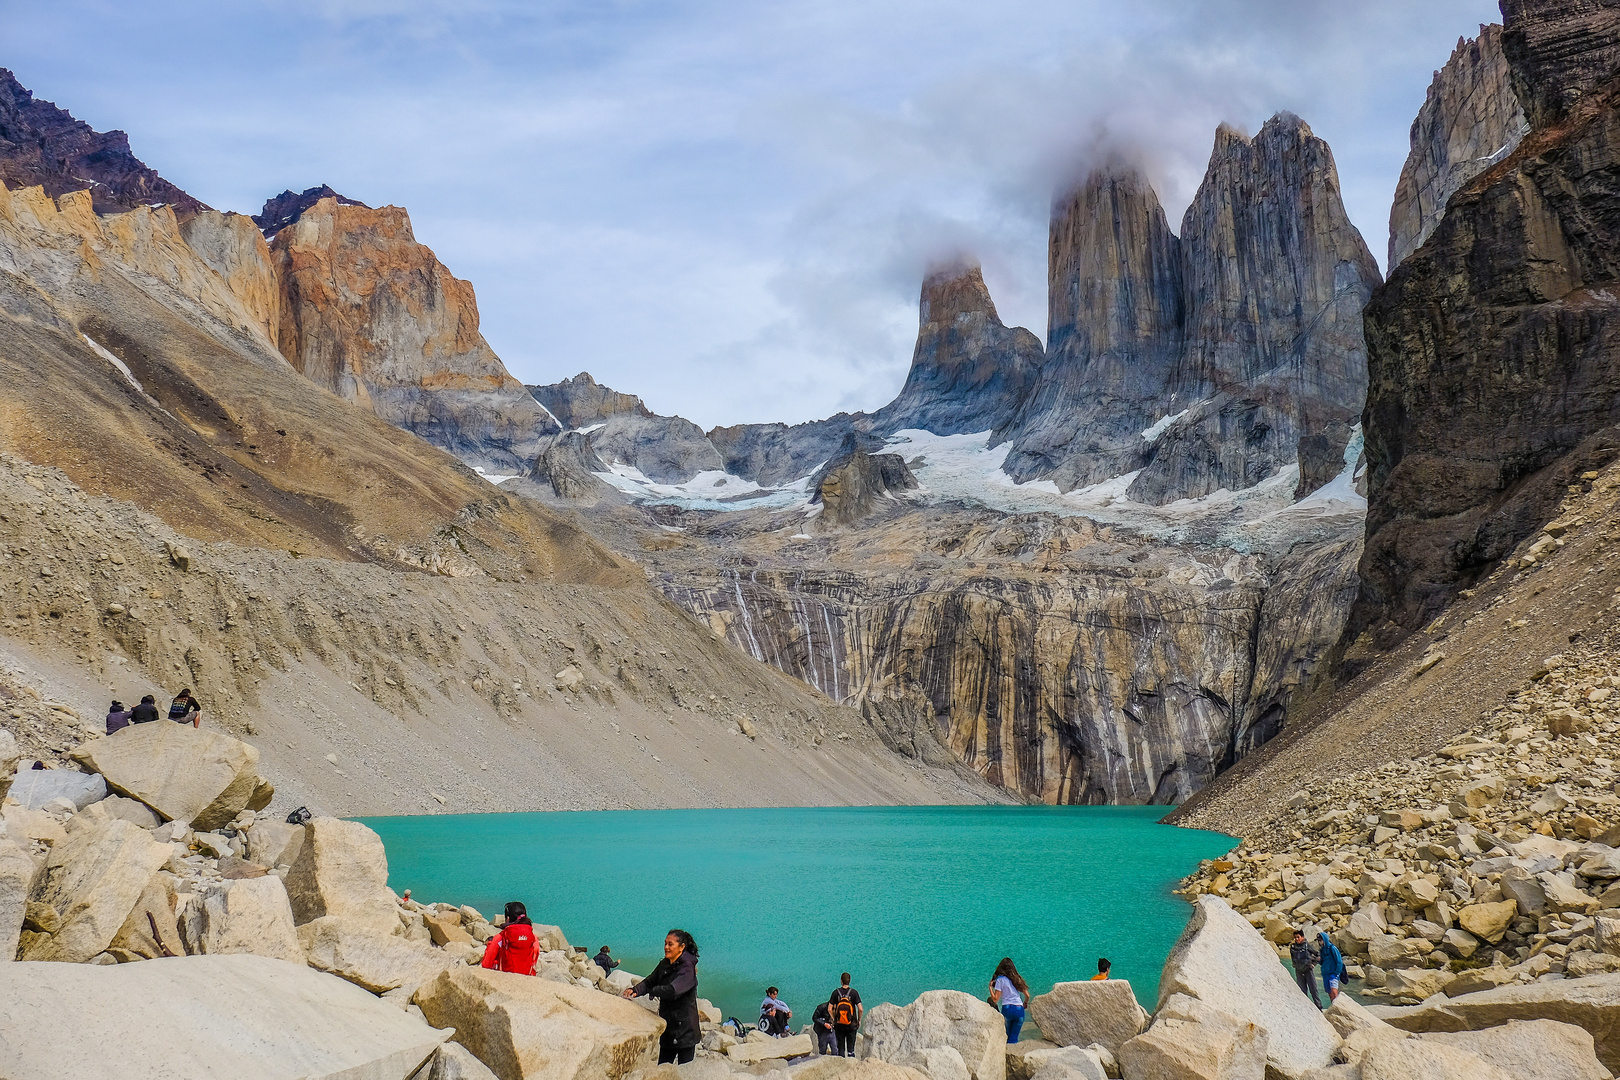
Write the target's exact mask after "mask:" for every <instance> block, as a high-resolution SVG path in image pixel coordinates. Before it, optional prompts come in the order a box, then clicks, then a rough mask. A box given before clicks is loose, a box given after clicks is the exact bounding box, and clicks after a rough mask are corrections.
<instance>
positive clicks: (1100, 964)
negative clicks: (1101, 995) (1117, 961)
mask: <svg viewBox="0 0 1620 1080" xmlns="http://www.w3.org/2000/svg"><path fill="white" fill-rule="evenodd" d="M1113 966H1114V965H1113V964H1110V963H1109V962H1108V957H1106V956H1105V957H1103V958H1102V959H1100V960H1098V961H1097V974H1095V975H1093V976H1092V977H1091V981H1092V982H1100V981H1102V980H1104V979H1106V978H1108V970H1109V969H1110V968H1112V967H1113Z"/></svg>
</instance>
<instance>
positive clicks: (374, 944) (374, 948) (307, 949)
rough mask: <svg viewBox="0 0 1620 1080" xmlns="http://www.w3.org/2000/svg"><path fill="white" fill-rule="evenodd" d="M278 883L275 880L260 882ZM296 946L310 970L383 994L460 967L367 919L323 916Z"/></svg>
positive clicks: (442, 953) (450, 958)
mask: <svg viewBox="0 0 1620 1080" xmlns="http://www.w3.org/2000/svg"><path fill="white" fill-rule="evenodd" d="M254 880H256V881H266V880H269V881H274V880H276V879H275V878H273V877H272V878H255V879H254ZM296 943H297V944H299V945H301V946H302V955H303V959H304V960H305V962H307V963H308V964H309V966H310V967H313V968H318V969H320V970H321V971H329V972H331V973H332V974H333V975H336V976H338V977H340V978H344V979H347V980H349V981H350V982H352V983H354V984H356V985H357V986H363V987H365V988H366V989H367V990H370V991H371V992H372V993H375V994H381V993H384V992H385V991H388V990H395V989H398V988H399V987H401V986H407V987H417V986H421V985H422V984H423V983H425V982H428V981H429V980H431V979H432V978H433V977H434V976H436V975H438V974H439V972H441V971H443V970H444V969H445V968H448V967H452V966H454V965H458V964H460V963H461V961H460V960H458V959H457V958H456V957H455V956H453V955H451V954H450V953H448V952H445V951H444V950H443V949H435V948H434V947H433V946H431V945H428V944H426V943H425V942H420V941H411V940H410V939H408V938H405V937H402V936H400V935H398V934H392V933H388V932H386V931H383V930H380V929H379V928H378V927H377V924H376V923H374V922H372V921H370V920H368V919H356V918H353V917H350V916H347V915H323V916H321V917H320V918H319V919H316V920H315V921H314V922H308V923H305V924H304V925H303V926H300V927H298V929H297V942H296Z"/></svg>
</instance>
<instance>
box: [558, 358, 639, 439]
mask: <svg viewBox="0 0 1620 1080" xmlns="http://www.w3.org/2000/svg"><path fill="white" fill-rule="evenodd" d="M529 393H531V394H533V395H534V399H535V400H536V401H538V402H539V403H540V404H542V405H544V406H545V407H546V411H547V412H549V413H551V415H552V416H554V417H556V418H557V422H558V423H559V424H561V425H562V426H563V427H564V428H583V427H590V426H591V425H592V424H600V423H602V422H603V421H604V420H607V419H609V418H611V417H614V416H644V417H649V418H650V417H651V416H652V415H653V412H652V410H651V409H649V408H647V406H646V405H645V404H643V402H642V400H641V399H640V398H638V397H636V395H634V394H621V393H619V392H618V391H617V390H612V389H609V388H608V387H606V386H603V385H601V384H600V383H598V382H597V381H596V380H595V379H593V378H591V373H590V372H588V371H582V372H580V373H579V374H578V375H575V376H574V377H573V378H572V379H564V380H563V381H562V382H558V383H550V384H548V385H546V386H531V387H529Z"/></svg>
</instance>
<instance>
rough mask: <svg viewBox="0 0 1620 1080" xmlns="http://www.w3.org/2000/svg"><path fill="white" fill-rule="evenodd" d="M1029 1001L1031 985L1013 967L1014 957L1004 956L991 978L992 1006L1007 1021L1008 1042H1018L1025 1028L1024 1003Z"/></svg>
mask: <svg viewBox="0 0 1620 1080" xmlns="http://www.w3.org/2000/svg"><path fill="white" fill-rule="evenodd" d="M1028 1000H1029V984H1028V983H1026V982H1025V981H1024V977H1023V976H1022V975H1020V974H1018V968H1016V967H1014V966H1013V962H1012V957H1010V956H1003V957H1002V958H1001V963H999V964H997V965H996V973H995V974H994V975H993V976H991V978H990V1004H992V1005H994V1006H995V1007H996V1008H997V1009H999V1010H1001V1015H1002V1017H1003V1018H1004V1019H1005V1020H1006V1021H1007V1041H1008V1042H1009V1043H1015V1042H1017V1041H1018V1033H1019V1032H1020V1031H1021V1030H1023V1027H1024V1002H1026V1001H1028Z"/></svg>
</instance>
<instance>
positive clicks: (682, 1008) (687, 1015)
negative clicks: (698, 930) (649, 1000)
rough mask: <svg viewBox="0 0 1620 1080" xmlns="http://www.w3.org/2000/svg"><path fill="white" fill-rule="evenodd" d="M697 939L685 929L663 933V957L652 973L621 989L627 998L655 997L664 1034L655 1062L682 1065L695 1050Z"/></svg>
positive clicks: (697, 1026) (697, 1028)
mask: <svg viewBox="0 0 1620 1080" xmlns="http://www.w3.org/2000/svg"><path fill="white" fill-rule="evenodd" d="M697 962H698V947H697V942H696V941H693V940H692V935H691V934H688V933H687V932H686V931H685V930H671V931H670V932H669V933H668V934H665V935H664V958H663V959H662V960H660V961H658V966H657V967H655V968H653V970H652V974H651V975H648V976H647V977H646V978H645V979H642V980H641V981H640V982H638V983H636V985H634V986H632V987H630V988H629V989H628V990H626V991H625V992H624V996H625V997H627V998H636V997H655V998H657V999H658V1015H659V1016H662V1017H663V1018H664V1034H663V1037H662V1038H660V1039H659V1040H658V1064H660V1065H684V1064H686V1063H687V1062H689V1061H691V1060H692V1058H693V1057H694V1056H696V1054H697V1044H698V1039H699V1038H701V1037H702V1035H703V1031H702V1028H701V1026H700V1022H699V1018H698V1004H697Z"/></svg>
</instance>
